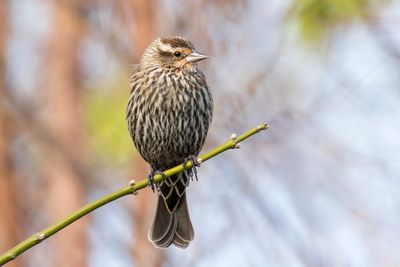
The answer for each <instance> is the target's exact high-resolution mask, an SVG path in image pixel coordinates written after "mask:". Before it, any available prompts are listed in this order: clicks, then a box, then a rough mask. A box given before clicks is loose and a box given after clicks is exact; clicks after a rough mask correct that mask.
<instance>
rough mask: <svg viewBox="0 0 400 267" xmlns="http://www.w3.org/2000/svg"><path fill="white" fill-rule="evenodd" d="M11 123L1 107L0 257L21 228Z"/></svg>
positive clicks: (2, 12)
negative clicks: (11, 147) (11, 146)
mask: <svg viewBox="0 0 400 267" xmlns="http://www.w3.org/2000/svg"><path fill="white" fill-rule="evenodd" d="M7 8H8V7H7V2H6V1H2V2H0V101H6V99H7V84H6V81H5V77H4V76H5V75H4V73H5V65H6V62H5V51H6V42H7V35H8V34H7V32H8V31H7V30H8V27H7V15H8V14H7ZM12 128H13V126H12V121H11V119H10V117H9V116H8V114H7V111H6V109H5V108H4V104H3V103H2V104H1V105H0V218H1V219H0V254H1V253H3V252H4V251H6V250H8V249H10V248H11V247H13V246H15V245H16V244H17V242H18V240H17V239H18V238H17V235H18V232H17V231H18V229H20V224H19V221H18V216H17V212H18V210H19V205H18V201H17V199H16V197H17V195H16V191H17V190H16V184H15V177H16V174H15V170H14V166H13V162H12V156H11V151H10V144H11V143H12V141H13V133H12V130H13V129H12ZM21 265H22V264H21V259H16V260H15V261H13V262H11V263H10V264H9V266H10V267H18V266H21Z"/></svg>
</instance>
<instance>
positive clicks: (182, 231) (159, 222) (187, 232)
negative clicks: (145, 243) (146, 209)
mask: <svg viewBox="0 0 400 267" xmlns="http://www.w3.org/2000/svg"><path fill="white" fill-rule="evenodd" d="M193 238H194V230H193V226H192V222H191V221H190V216H189V211H188V206H187V201H186V194H185V193H184V194H183V195H182V196H181V198H180V199H179V203H178V205H177V207H176V209H175V210H174V211H173V212H172V213H170V212H169V211H168V209H167V206H166V204H165V202H164V199H163V197H162V196H159V197H158V201H157V209H156V214H155V216H154V220H153V223H152V225H151V227H150V230H149V240H150V241H151V242H152V243H153V244H154V245H155V246H156V247H160V248H166V247H168V246H170V245H171V244H174V245H175V246H178V247H180V248H186V247H187V246H189V243H190V241H192V240H193Z"/></svg>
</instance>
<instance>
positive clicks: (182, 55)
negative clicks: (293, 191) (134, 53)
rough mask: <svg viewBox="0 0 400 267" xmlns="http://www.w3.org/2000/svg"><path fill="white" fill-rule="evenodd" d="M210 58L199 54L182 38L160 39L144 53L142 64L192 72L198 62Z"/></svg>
mask: <svg viewBox="0 0 400 267" xmlns="http://www.w3.org/2000/svg"><path fill="white" fill-rule="evenodd" d="M206 58H208V57H207V56H205V55H203V54H201V53H199V52H197V51H196V50H195V48H194V46H193V44H192V43H191V42H190V41H188V40H186V39H184V38H182V37H173V38H158V39H156V40H155V41H153V42H152V43H151V44H150V45H149V46H148V47H147V48H146V50H145V51H144V53H143V56H142V59H141V64H142V65H144V66H148V67H159V68H168V69H179V70H192V69H193V68H195V65H196V62H199V61H201V60H203V59H206Z"/></svg>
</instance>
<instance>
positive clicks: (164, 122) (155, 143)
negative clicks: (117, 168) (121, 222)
mask: <svg viewBox="0 0 400 267" xmlns="http://www.w3.org/2000/svg"><path fill="white" fill-rule="evenodd" d="M205 58H206V57H205V56H204V55H202V54H200V53H198V52H196V51H195V48H194V46H193V45H192V43H190V42H189V41H187V40H185V39H184V38H181V37H174V38H159V39H156V40H155V41H153V42H152V43H151V44H150V45H149V47H148V48H147V49H146V50H145V51H144V53H143V56H142V58H141V61H140V64H138V65H135V67H134V70H133V74H132V81H131V95H130V98H129V102H128V107H127V114H126V118H127V122H128V128H129V132H130V134H131V137H132V139H133V142H134V144H135V146H136V148H137V150H138V151H139V153H140V154H141V156H142V157H143V158H144V159H145V160H146V161H147V162H148V163H149V164H150V166H151V168H152V170H153V171H155V170H165V169H168V168H171V167H174V166H176V165H178V164H181V163H182V162H183V161H184V160H185V159H186V158H187V157H188V156H190V155H196V156H197V155H198V154H199V152H200V150H201V148H202V146H203V144H204V141H205V138H206V135H207V131H208V128H209V126H210V123H211V119H212V113H213V100H212V96H211V92H210V90H209V88H208V86H207V83H206V80H205V77H204V75H203V73H202V72H201V71H200V70H199V69H198V68H197V64H196V62H197V61H200V60H202V59H205ZM188 183H189V177H187V175H186V174H185V173H181V174H179V175H176V176H172V177H168V178H167V179H166V180H165V181H164V182H162V183H161V186H160V194H159V198H158V203H157V209H156V214H155V217H154V220H153V224H152V226H151V228H150V231H149V239H150V241H152V242H153V243H154V245H155V246H157V247H168V246H169V245H171V244H174V245H176V246H178V247H182V248H185V247H187V246H188V245H189V243H190V241H191V240H193V238H194V231H193V227H192V224H191V221H190V217H189V213H188V207H187V201H186V194H185V192H186V187H187V185H188Z"/></svg>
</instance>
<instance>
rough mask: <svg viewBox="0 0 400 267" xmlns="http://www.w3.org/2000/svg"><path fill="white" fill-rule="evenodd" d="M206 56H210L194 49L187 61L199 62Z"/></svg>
mask: <svg viewBox="0 0 400 267" xmlns="http://www.w3.org/2000/svg"><path fill="white" fill-rule="evenodd" d="M206 58H208V56H206V55H203V54H201V53H199V52H196V51H193V52H192V53H191V54H189V55H188V56H187V57H186V62H187V63H190V62H193V63H194V62H198V61H200V60H203V59H206Z"/></svg>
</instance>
